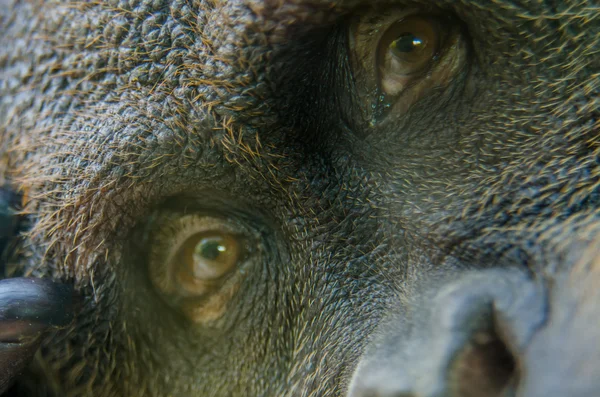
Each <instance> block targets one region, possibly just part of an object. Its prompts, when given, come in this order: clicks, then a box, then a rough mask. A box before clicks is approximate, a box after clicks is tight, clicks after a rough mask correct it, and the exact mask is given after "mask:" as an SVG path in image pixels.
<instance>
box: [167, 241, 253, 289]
mask: <svg viewBox="0 0 600 397" xmlns="http://www.w3.org/2000/svg"><path fill="white" fill-rule="evenodd" d="M241 253H242V249H241V244H240V242H239V239H238V238H237V237H236V236H233V235H230V234H227V233H223V232H204V233H198V234H196V235H193V236H191V237H189V238H188V239H187V240H186V241H185V242H184V243H183V244H182V245H181V247H180V248H179V252H178V254H177V255H175V257H174V258H173V259H174V261H176V263H174V264H173V269H174V273H175V280H176V283H177V284H179V286H180V287H181V288H183V289H184V290H185V292H187V293H188V294H192V295H201V294H203V293H204V292H207V291H205V290H207V289H208V288H210V287H211V286H213V284H214V282H217V281H218V280H220V279H221V278H223V277H225V276H226V275H228V274H229V273H230V272H231V271H232V270H234V269H235V268H236V265H237V264H238V263H239V262H240V260H241V256H242V255H241Z"/></svg>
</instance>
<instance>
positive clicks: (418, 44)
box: [378, 16, 442, 95]
mask: <svg viewBox="0 0 600 397" xmlns="http://www.w3.org/2000/svg"><path fill="white" fill-rule="evenodd" d="M441 41H442V40H441V36H440V23H439V21H438V20H437V19H435V18H433V17H428V16H411V17H408V18H405V19H402V20H400V21H398V22H396V23H394V24H393V25H392V26H390V28H389V29H388V30H387V31H386V32H385V33H384V35H383V36H382V38H381V41H380V42H379V48H378V53H379V56H378V69H379V74H380V79H381V80H380V81H381V88H382V90H383V92H384V93H386V94H389V95H396V94H399V93H401V92H403V91H404V90H405V89H406V88H407V87H408V86H410V84H411V83H413V82H414V81H415V79H418V78H420V77H422V76H424V75H425V74H426V73H427V72H428V71H429V70H430V69H431V67H432V66H433V63H434V61H435V59H436V56H437V55H438V52H439V50H440V48H441Z"/></svg>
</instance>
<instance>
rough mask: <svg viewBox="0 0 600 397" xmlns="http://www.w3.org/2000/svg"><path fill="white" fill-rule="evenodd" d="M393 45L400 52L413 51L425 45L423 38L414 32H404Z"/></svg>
mask: <svg viewBox="0 0 600 397" xmlns="http://www.w3.org/2000/svg"><path fill="white" fill-rule="evenodd" d="M393 46H394V48H395V49H396V50H397V51H399V52H413V51H414V50H417V49H419V48H421V47H422V46H423V40H421V39H420V38H419V37H417V36H415V35H414V34H412V33H402V34H401V35H400V37H398V38H397V39H396V40H394V43H393Z"/></svg>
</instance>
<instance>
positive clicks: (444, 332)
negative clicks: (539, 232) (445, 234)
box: [348, 248, 600, 397]
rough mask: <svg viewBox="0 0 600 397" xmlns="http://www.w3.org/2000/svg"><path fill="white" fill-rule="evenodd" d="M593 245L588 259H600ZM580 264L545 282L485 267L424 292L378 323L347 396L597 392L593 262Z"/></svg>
mask: <svg viewBox="0 0 600 397" xmlns="http://www.w3.org/2000/svg"><path fill="white" fill-rule="evenodd" d="M594 249H596V250H598V252H594V253H591V255H587V258H588V259H589V258H600V255H599V254H600V248H594ZM584 257H585V255H584ZM582 263H583V264H579V265H577V266H575V267H574V268H573V269H572V270H571V271H570V272H569V273H568V274H567V273H565V274H564V275H563V276H562V277H558V278H556V279H554V280H553V283H552V284H548V283H545V282H541V281H538V280H532V279H531V278H530V277H528V276H527V275H526V274H525V273H524V272H522V271H520V270H517V269H512V270H511V269H494V270H485V271H481V272H474V273H468V274H465V275H463V276H460V277H459V278H456V279H454V280H452V281H445V282H442V286H439V285H438V286H436V287H434V288H429V289H428V290H427V291H426V292H424V293H422V294H421V295H420V296H419V298H417V299H415V301H413V302H411V303H409V304H408V305H407V306H406V308H405V309H403V311H402V312H398V313H394V314H391V315H390V316H389V318H387V319H386V320H384V321H383V322H382V324H381V325H380V326H379V328H378V329H377V331H376V333H375V335H374V336H373V339H372V341H371V342H370V344H369V345H368V347H367V349H366V351H365V353H364V354H363V358H362V360H361V361H360V363H359V365H358V367H357V368H356V370H355V372H354V375H353V377H352V380H351V383H350V386H349V392H348V397H508V396H519V397H521V396H522V397H542V396H544V397H552V396H556V397H558V396H560V397H584V396H586V397H588V396H598V395H600V343H599V342H600V341H599V339H600V338H598V335H600V328H599V327H598V326H599V325H600V310H599V309H600V307H599V301H598V299H599V298H600V292H598V291H599V290H600V289H599V288H597V283H593V282H591V281H590V280H591V279H594V278H596V280H600V278H599V277H600V260H597V259H592V260H591V261H590V260H587V262H586V261H585V260H584V261H582ZM586 286H587V287H586Z"/></svg>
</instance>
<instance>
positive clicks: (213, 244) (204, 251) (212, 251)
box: [200, 240, 225, 261]
mask: <svg viewBox="0 0 600 397" xmlns="http://www.w3.org/2000/svg"><path fill="white" fill-rule="evenodd" d="M201 244H202V245H201V247H200V256H202V257H203V258H205V259H208V260H211V261H214V260H215V259H217V258H218V257H219V255H221V253H222V252H223V251H224V250H225V247H223V245H221V243H219V242H218V241H214V240H213V241H206V242H203V243H201Z"/></svg>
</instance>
